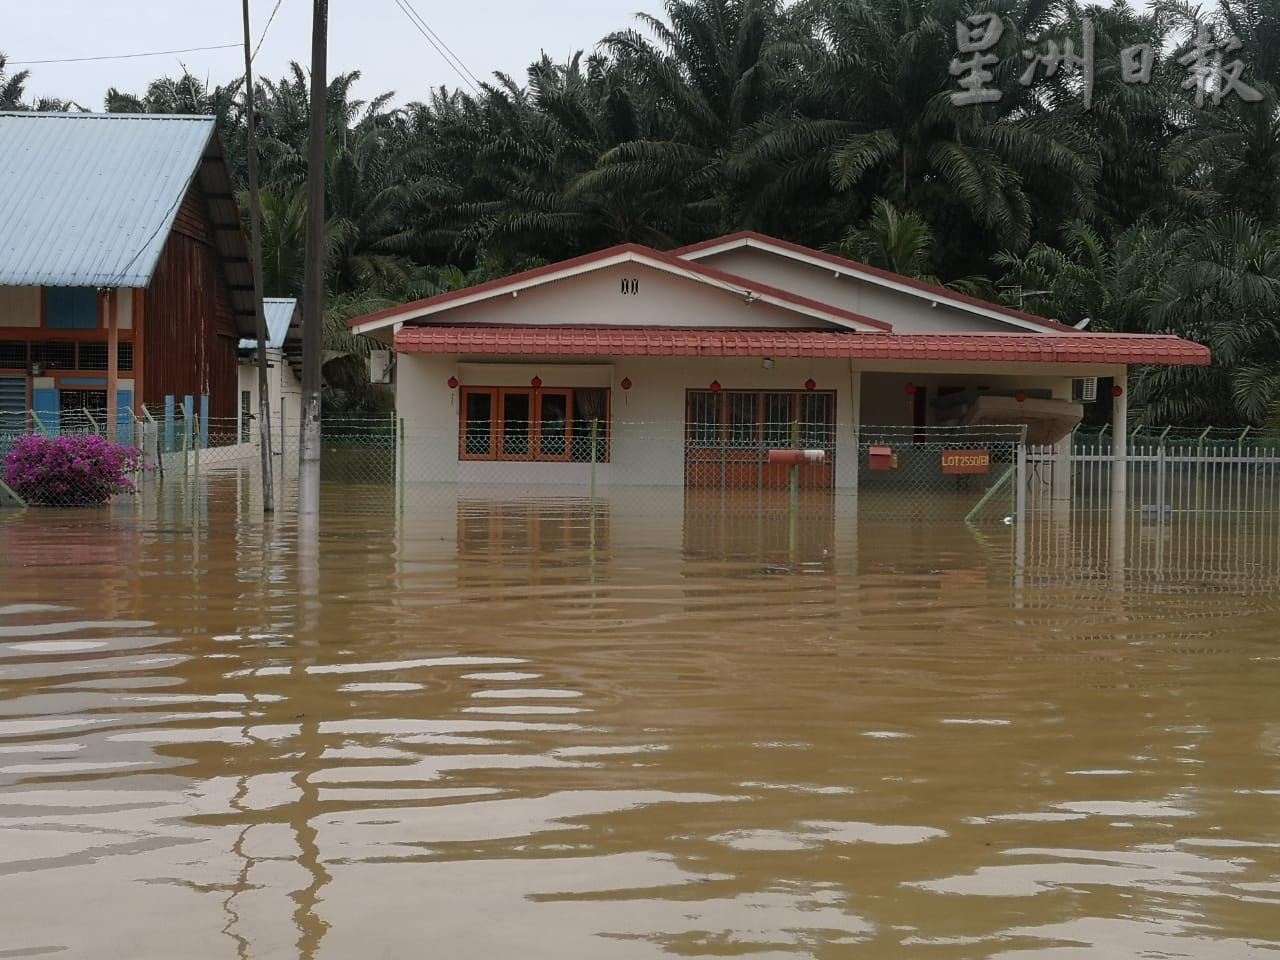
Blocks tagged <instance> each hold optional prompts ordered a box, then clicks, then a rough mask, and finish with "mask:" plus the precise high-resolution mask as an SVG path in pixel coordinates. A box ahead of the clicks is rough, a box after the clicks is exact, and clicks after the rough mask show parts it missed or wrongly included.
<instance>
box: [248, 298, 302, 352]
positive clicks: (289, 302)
mask: <svg viewBox="0 0 1280 960" xmlns="http://www.w3.org/2000/svg"><path fill="white" fill-rule="evenodd" d="M262 312H263V313H264V314H266V318H267V349H268V350H279V349H280V348H281V347H283V346H284V341H285V337H287V336H288V334H289V326H290V324H292V323H293V318H294V317H295V316H296V315H297V313H298V301H297V299H296V298H294V297H263V298H262ZM257 345H258V341H257V340H252V339H251V340H241V341H240V349H241V350H252V349H254V348H255V347H257Z"/></svg>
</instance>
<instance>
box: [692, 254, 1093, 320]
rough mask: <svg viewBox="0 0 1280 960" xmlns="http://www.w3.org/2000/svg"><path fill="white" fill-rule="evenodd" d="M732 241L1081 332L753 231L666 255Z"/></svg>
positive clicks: (1039, 317)
mask: <svg viewBox="0 0 1280 960" xmlns="http://www.w3.org/2000/svg"><path fill="white" fill-rule="evenodd" d="M735 241H742V243H743V245H744V246H750V244H751V242H752V241H754V242H755V243H757V244H760V245H765V246H772V247H778V248H780V249H782V250H788V251H791V252H792V253H803V254H805V255H808V256H812V257H816V258H818V259H819V260H824V261H826V262H827V263H830V264H832V265H834V266H841V267H844V268H846V269H849V270H852V271H854V272H857V273H866V274H870V275H871V276H873V277H879V278H880V279H882V280H890V281H893V282H894V283H901V284H904V285H906V286H909V287H914V288H916V289H917V290H920V291H922V292H925V293H932V294H936V295H938V296H941V297H946V298H947V299H949V300H954V301H956V302H959V303H964V304H968V305H969V306H973V307H981V308H983V309H985V310H992V311H995V312H996V313H1002V314H1004V315H1006V316H1009V317H1015V318H1017V319H1019V320H1024V321H1026V322H1028V323H1034V324H1036V325H1037V326H1042V327H1046V328H1048V329H1050V330H1057V331H1059V332H1061V333H1080V332H1082V331H1080V330H1077V329H1076V328H1075V327H1073V326H1071V325H1070V324H1066V323H1061V322H1059V321H1057V320H1050V319H1048V318H1047V317H1041V316H1038V315H1036V314H1034V313H1027V312H1025V311H1023V310H1015V309H1014V308H1013V307H1006V306H1004V305H1003V304H1000V303H993V302H992V301H990V300H983V299H981V298H979V297H971V296H969V295H968V294H965V293H959V292H957V291H955V290H950V289H948V288H947V287H940V286H937V285H935V284H932V283H925V282H924V281H923V280H916V279H914V278H912V277H908V276H904V275H903V274H900V273H894V272H892V271H891V270H881V269H880V268H879V267H872V266H869V265H868V264H865V263H860V262H858V261H857V260H850V259H849V258H848V257H841V256H839V255H837V254H834V253H827V252H826V251H825V250H818V249H815V248H814V247H806V246H804V245H803V244H799V243H792V242H791V241H789V240H780V239H779V238H777V237H771V236H769V235H768V234H764V233H757V232H756V231H754V230H739V231H737V232H735V233H727V234H725V235H724V236H721V237H713V238H712V239H710V240H702V241H700V242H698V243H691V244H687V245H686V246H683V247H677V248H676V249H674V250H670V251H668V253H670V254H671V255H672V256H675V257H680V258H681V259H683V258H685V257H687V256H688V255H689V254H691V253H698V252H700V251H702V250H707V249H710V248H712V247H718V246H721V245H723V244H726V243H733V242H735Z"/></svg>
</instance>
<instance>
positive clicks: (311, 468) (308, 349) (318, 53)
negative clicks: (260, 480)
mask: <svg viewBox="0 0 1280 960" xmlns="http://www.w3.org/2000/svg"><path fill="white" fill-rule="evenodd" d="M313 3H314V6H313V7H312V13H311V129H310V134H309V137H308V141H307V244H306V269H305V273H304V279H303V284H302V429H301V433H300V436H301V439H302V442H301V445H300V446H299V449H298V513H299V515H301V516H307V515H315V514H318V513H319V512H320V334H321V327H322V325H323V323H324V217H325V209H324V158H325V116H324V107H325V95H326V93H327V89H326V88H327V83H326V81H325V71H326V66H325V52H326V51H325V46H326V34H327V32H328V21H329V0H313Z"/></svg>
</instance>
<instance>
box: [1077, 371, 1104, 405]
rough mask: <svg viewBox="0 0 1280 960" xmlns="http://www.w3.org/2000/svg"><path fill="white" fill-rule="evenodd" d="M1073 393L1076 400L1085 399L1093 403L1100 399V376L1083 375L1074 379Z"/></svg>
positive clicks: (1086, 401)
mask: <svg viewBox="0 0 1280 960" xmlns="http://www.w3.org/2000/svg"><path fill="white" fill-rule="evenodd" d="M1072 387H1073V389H1072V391H1071V392H1072V393H1073V394H1074V395H1075V399H1076V400H1083V401H1084V402H1085V403H1092V402H1093V401H1094V400H1097V399H1098V378H1097V377H1081V378H1080V379H1078V380H1074V381H1072Z"/></svg>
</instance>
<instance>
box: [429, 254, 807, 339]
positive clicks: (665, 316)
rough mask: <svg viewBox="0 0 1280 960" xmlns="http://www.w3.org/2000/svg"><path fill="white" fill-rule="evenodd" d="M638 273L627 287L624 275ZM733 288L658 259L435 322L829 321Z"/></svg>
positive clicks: (742, 324)
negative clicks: (663, 266)
mask: <svg viewBox="0 0 1280 960" xmlns="http://www.w3.org/2000/svg"><path fill="white" fill-rule="evenodd" d="M631 279H634V280H636V281H637V286H636V292H635V293H625V294H624V293H622V292H621V290H622V282H623V280H631ZM744 307H745V296H744V295H742V294H739V293H737V292H735V291H733V290H725V289H720V288H718V287H713V286H708V285H706V284H703V283H698V282H695V281H691V280H687V279H684V278H681V277H677V276H672V275H671V274H668V273H664V272H662V271H661V270H657V269H654V268H653V267H649V266H645V265H642V264H637V263H623V264H618V265H616V266H611V267H606V268H603V269H600V270H595V271H592V272H590V273H585V274H582V275H580V276H577V277H571V278H568V279H565V280H560V281H558V282H556V283H548V284H544V285H542V286H538V287H531V288H529V289H526V290H521V291H519V293H518V295H517V296H511V295H510V294H507V295H504V296H501V297H495V298H492V299H489V300H484V301H481V302H478V303H473V304H468V305H464V306H460V307H456V308H454V309H453V310H450V311H449V312H448V313H446V314H443V315H441V317H440V318H438V319H436V321H435V322H441V323H450V324H512V323H517V324H520V325H521V326H556V327H558V326H588V327H590V326H602V325H608V326H643V327H653V326H662V327H676V326H686V327H727V328H734V329H750V328H752V327H762V328H766V329H810V330H811V329H814V328H815V327H821V326H823V321H821V320H818V319H814V318H812V317H808V316H802V315H800V314H797V313H795V312H794V311H791V310H786V309H783V308H781V307H775V306H773V305H771V304H768V303H765V302H763V301H759V300H757V301H755V302H754V303H752V304H751V305H750V307H749V308H745V309H744Z"/></svg>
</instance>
